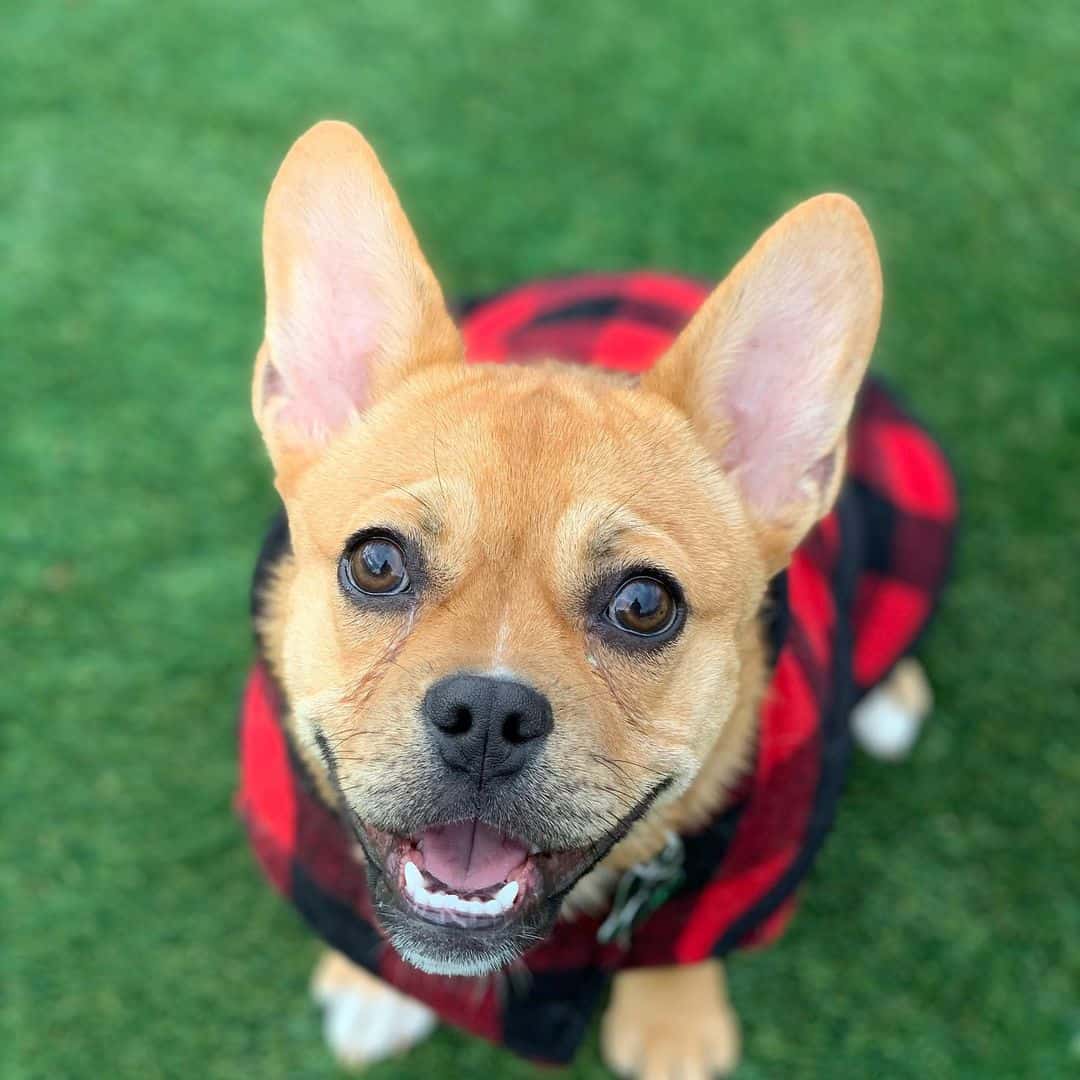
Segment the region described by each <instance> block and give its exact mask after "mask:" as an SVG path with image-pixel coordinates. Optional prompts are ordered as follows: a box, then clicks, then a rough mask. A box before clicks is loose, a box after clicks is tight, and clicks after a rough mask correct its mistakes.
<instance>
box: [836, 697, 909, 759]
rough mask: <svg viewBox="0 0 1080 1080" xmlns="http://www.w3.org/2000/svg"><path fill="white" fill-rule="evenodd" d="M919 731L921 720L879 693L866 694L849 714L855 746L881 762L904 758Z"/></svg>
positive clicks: (893, 699)
mask: <svg viewBox="0 0 1080 1080" xmlns="http://www.w3.org/2000/svg"><path fill="white" fill-rule="evenodd" d="M921 728H922V717H921V716H918V715H917V714H916V713H914V712H912V711H911V710H909V709H905V708H904V706H902V705H900V704H899V703H898V702H897V701H896V699H895V698H894V697H891V696H890V695H889V694H888V692H887V691H885V690H883V689H878V690H874V691H872V692H871V693H869V694H867V696H866V697H865V698H863V700H862V701H861V702H859V704H858V705H857V706H856V707H855V711H854V712H853V713H852V714H851V730H852V732H853V733H854V735H855V738H856V740H857V741H858V743H859V745H860V746H861V747H862V748H863V749H864V750H865V751H866V752H867V753H868V754H871V755H872V756H873V757H876V758H881V759H883V760H885V761H899V760H900V759H901V758H904V757H907V755H908V754H909V753H910V752H911V748H912V747H913V746H914V745H915V740H916V739H917V738H918V737H919V731H920V729H921Z"/></svg>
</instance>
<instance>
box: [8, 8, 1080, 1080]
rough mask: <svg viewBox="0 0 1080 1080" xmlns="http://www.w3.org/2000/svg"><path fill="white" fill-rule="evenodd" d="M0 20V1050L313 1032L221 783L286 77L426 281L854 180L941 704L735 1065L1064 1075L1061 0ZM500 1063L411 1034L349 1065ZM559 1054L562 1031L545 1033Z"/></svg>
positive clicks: (840, 855) (714, 235)
mask: <svg viewBox="0 0 1080 1080" xmlns="http://www.w3.org/2000/svg"><path fill="white" fill-rule="evenodd" d="M2 25H3V30H2V33H0V72H2V73H3V74H2V76H0V125H2V128H0V251H2V256H0V431H2V439H0V477H2V492H3V498H2V510H0V514H2V517H0V523H2V526H3V529H2V543H3V567H4V572H3V585H2V587H0V620H2V625H3V634H2V639H0V670H2V671H3V672H4V677H3V679H2V685H0V711H2V713H3V729H2V741H3V742H2V747H0V752H2V759H0V770H2V772H0V811H2V821H3V834H2V843H3V852H2V858H0V887H2V896H3V907H4V912H3V915H2V919H0V934H2V942H0V945H2V951H0V965H2V970H3V981H4V993H3V999H2V1005H0V1010H2V1012H0V1017H2V1027H0V1070H2V1074H3V1076H4V1077H5V1078H8V1080H22V1078H30V1077H50V1078H52V1077H69V1076H78V1077H83V1076H102V1077H112V1076H117V1077H139V1078H143V1077H145V1078H152V1077H185V1076H212V1077H222V1078H230V1077H246V1076H261V1077H266V1078H272V1077H312V1078H315V1077H329V1076H332V1075H335V1070H334V1068H333V1066H332V1064H331V1062H330V1060H329V1058H328V1057H327V1055H326V1054H325V1052H324V1050H323V1047H322V1043H321V1038H320V1034H319V1030H318V1024H317V1021H316V1017H315V1015H314V1013H313V1011H312V1008H311V1007H310V1005H309V1004H308V1002H307V1000H306V997H305V995H304V993H303V986H304V982H305V979H306V977H307V974H308V972H309V969H310V967H311V964H312V960H313V958H314V956H315V945H314V943H313V942H312V941H311V940H310V939H309V938H308V936H307V935H306V934H305V933H304V931H303V930H302V929H301V928H300V927H299V925H298V924H297V922H296V920H295V919H294V918H293V916H292V915H291V914H290V913H289V912H288V911H286V910H285V909H284V908H283V907H282V906H281V905H280V904H279V902H278V901H277V900H276V899H275V898H274V897H273V896H272V895H271V893H270V892H269V891H268V890H267V889H266V888H265V887H264V886H263V885H262V883H261V882H260V881H259V880H258V879H257V877H256V874H255V871H254V869H253V866H252V864H251V860H250V857H249V855H248V853H247V851H246V850H245V847H244V844H243V842H242V839H241V836H240V832H239V829H238V827H237V824H236V822H235V821H234V819H233V817H232V815H231V813H230V808H229V800H230V794H231V788H232V783H233V748H232V735H233V722H234V708H235V703H236V699H237V694H238V690H239V686H240V680H241V678H242V674H243V671H244V666H245V663H246V661H247V659H248V657H249V654H250V640H249V633H248V626H247V622H246V617H245V590H246V587H247V578H248V573H249V570H250V565H251V562H252V558H253V554H254V551H255V547H256V542H257V538H258V536H259V533H260V530H261V528H262V525H263V522H264V520H265V518H266V516H267V514H268V513H269V512H270V510H271V507H272V500H271V491H270V486H269V478H268V473H267V469H266V467H265V464H264V461H263V457H262V453H261V450H260V447H259V445H258V443H257V441H256V437H255V433H254V428H253V425H252V423H251V421H250V418H249V414H248V406H247V393H248V377H249V370H250V362H251V358H252V355H253V352H254V349H255V346H256V344H257V340H258V336H259V327H260V318H261V279H260V268H259V221H260V213H261V204H262V200H263V198H264V196H265V192H266V189H267V186H268V183H269V181H270V178H271V176H272V174H273V170H274V168H275V167H276V164H277V163H278V161H279V160H280V158H281V156H282V154H283V153H284V151H285V149H286V147H287V146H288V144H289V142H290V141H291V140H292V139H293V138H294V137H295V136H296V135H297V134H298V133H299V132H300V131H301V130H302V129H303V128H304V127H306V126H307V125H308V124H309V123H310V122H312V121H314V120H315V119H318V118H320V117H324V116H336V117H341V118H347V119H350V120H352V121H354V122H356V123H357V124H358V125H360V126H361V127H362V128H363V129H364V130H365V132H366V133H367V134H368V135H369V137H370V138H371V139H372V141H373V142H374V143H375V145H376V146H377V148H378V149H379V150H380V152H381V154H382V156H383V158H384V161H385V163H386V165H387V168H388V170H389V171H390V173H391V175H392V176H393V177H394V179H395V182H396V183H397V185H398V187H399V190H400V192H401V195H402V198H403V201H404V203H405V205H406V207H407V209H408V210H409V212H410V214H411V216H412V218H413V221H414V223H415V226H416V229H417V232H418V233H419V235H420V236H421V238H422V240H423V242H424V244H425V247H426V248H427V250H428V252H429V254H430V256H431V259H432V261H433V263H434V264H435V266H436V267H437V268H438V270H439V271H440V273H441V275H442V278H443V280H444V282H445V285H446V287H447V289H448V291H450V292H452V293H473V292H477V291H479V290H487V289H492V288H495V287H498V286H500V285H503V284H506V283H508V282H513V281H517V280H520V279H524V278H528V277H531V276H535V275H539V274H551V273H558V272H563V271H572V270H576V269H582V268H606V267H610V268H624V267H625V268H637V267H643V266H649V267H661V268H671V269H677V270H684V271H688V272H691V273H694V274H700V275H705V276H712V277H719V276H720V275H721V274H722V273H723V272H724V271H725V270H726V268H727V267H729V266H730V265H731V263H732V261H733V260H734V259H735V258H736V257H737V256H738V254H739V253H740V252H741V251H742V250H744V249H745V248H746V247H747V246H748V245H749V243H750V242H751V241H752V240H753V238H754V237H755V236H756V235H757V233H758V232H759V231H760V230H761V229H762V228H764V227H765V226H766V225H767V224H768V223H769V222H770V221H771V220H772V219H773V218H774V217H775V216H776V215H778V214H779V213H780V212H782V211H783V210H784V209H786V208H787V207H788V206H790V205H791V204H792V203H794V202H795V201H797V200H799V199H801V198H803V197H805V196H808V195H810V194H813V193H816V192H818V191H820V190H827V189H840V190H844V191H847V192H849V193H851V194H853V195H855V196H856V197H857V198H858V199H859V200H860V201H861V202H862V204H863V205H864V207H865V209H866V212H867V214H868V216H869V217H870V219H871V221H872V223H873V225H874V228H875V231H876V233H877V235H878V238H879V243H880V247H881V251H882V256H883V262H884V267H885V278H886V312H885V323H884V330H883V334H882V337H881V341H880V346H879V349H878V352H877V363H878V366H879V367H880V369H881V370H884V371H886V372H888V373H889V374H890V375H891V376H893V378H894V379H895V380H896V382H897V383H899V385H900V386H901V387H902V388H903V389H904V390H905V391H906V392H907V394H908V395H909V397H910V398H911V399H912V400H913V401H914V402H915V403H916V404H917V406H918V408H919V410H920V411H921V413H922V414H923V416H925V417H926V418H927V419H928V420H929V421H930V422H931V424H932V425H933V426H934V427H935V428H936V429H937V431H938V432H939V433H940V434H941V436H942V437H943V439H944V440H945V442H946V443H947V444H948V446H949V448H950V449H951V451H952V453H953V455H954V457H955V460H956V462H957V466H958V469H959V472H960V475H961V478H962V482H963V485H964V489H965V495H966V524H965V536H964V544H963V549H962V553H961V557H960V562H959V566H958V573H957V580H956V586H955V589H954V590H953V591H952V593H951V594H950V596H949V599H948V602H947V604H946V606H945V608H944V610H943V612H942V616H941V620H940V623H939V624H938V627H937V629H936V632H935V633H934V634H933V635H932V637H931V638H930V640H929V641H928V643H927V648H926V653H925V655H926V659H927V663H928V666H929V669H930V671H931V674H932V676H933V680H934V683H935V685H936V687H937V691H938V696H939V707H938V710H937V714H936V716H935V719H934V721H933V723H932V725H931V726H930V728H929V731H928V732H927V734H926V736H925V738H924V739H923V741H922V742H921V743H920V745H919V747H918V749H917V751H916V753H915V755H914V758H913V759H912V760H911V761H910V762H909V763H908V764H905V765H904V766H902V767H900V768H890V767H886V766H884V765H880V764H875V763H873V762H871V761H868V760H866V759H860V760H859V762H858V763H857V767H856V769H855V772H854V777H853V780H852V783H851V785H850V790H849V795H848V798H847V802H846V804H845V806H844V808H843V810H842V815H841V819H840V823H839V826H838V828H837V831H836V835H835V837H834V838H833V840H832V842H831V843H830V845H829V846H828V847H827V849H826V853H825V855H824V857H823V858H822V860H821V862H820V865H819V868H818V870H817V872H816V874H815V877H814V880H813V883H812V887H811V888H810V889H809V891H808V893H807V895H806V899H805V902H804V906H803V909H802V912H801V914H800V916H799V917H798V919H797V920H796V922H795V924H794V927H793V929H792V931H791V933H790V935H789V937H788V938H787V940H786V942H785V943H784V944H783V945H782V946H781V947H779V948H776V949H774V950H772V951H770V952H767V953H763V954H759V955H752V956H749V955H748V956H745V957H742V958H740V959H738V960H737V961H736V962H735V963H734V965H733V970H732V983H733V990H734V994H735V998H736V1001H737V1003H738V1006H739V1010H740V1012H741V1014H742V1016H743V1018H744V1021H745V1029H746V1031H745V1034H746V1044H747V1050H748V1053H747V1062H746V1064H745V1066H744V1067H743V1068H742V1070H741V1071H740V1073H739V1076H740V1077H741V1078H743V1080H755V1078H765V1077H785V1078H789V1077H795V1078H798V1077H818V1076H822V1077H824V1076H828V1077H830V1078H832V1080H847V1078H851V1080H861V1078H865V1077H879V1076H880V1077H890V1078H891V1077H898V1078H900V1077H911V1078H920V1080H924V1078H937V1077H979V1078H985V1077H991V1078H997V1077H1001V1078H1013V1077H1040V1078H1042V1077H1048V1078H1055V1077H1063V1076H1070V1075H1080V905H1078V895H1080V814H1078V811H1077V790H1078V788H1080V738H1078V730H1077V728H1078V713H1080V709H1078V705H1080V626H1078V617H1077V601H1078V598H1080V568H1078V566H1080V559H1078V558H1077V555H1078V554H1080V546H1078V539H1077V538H1078V536H1080V483H1078V476H1080V364H1078V356H1077V352H1078V349H1077V338H1078V330H1080V317H1078V312H1080V255H1078V252H1080V123H1078V117H1080V14H1078V12H1077V9H1076V6H1075V4H1074V3H1071V2H1067V0H1053V2H1048V0H1035V2H1032V3H1029V4H1026V5H1018V4H1013V3H1005V2H1002V0H961V2H958V3H955V4H950V5H939V4H932V3H929V2H928V0H911V2H908V3H905V4H890V5H878V4H865V3H855V2H852V0H847V2H844V0H837V2H821V0H813V2H811V3H803V4H794V3H787V2H781V0H764V2H760V3H756V4H753V5H750V4H747V5H741V4H713V3H699V4H691V3H685V2H681V0H680V2H674V0H672V2H669V3H666V4H663V5H661V4H656V3H650V2H646V0H594V2H592V3H588V4H583V3H580V2H578V3H568V2H563V0H554V2H549V3H545V4H541V3H539V2H538V0H499V2H494V0H492V2H487V0H485V2H476V3H471V4H468V5H465V4H450V3H445V4H439V5H436V4H431V3H429V4H423V3H419V2H417V0H402V2H397V3H393V4H389V3H383V4H379V3H372V2H363V3H356V2H355V0H354V2H344V0H332V2H327V3H323V4H320V5H317V6H316V5H301V4H286V3H283V2H280V0H264V2H259V3H257V2H255V0H235V2H232V3H229V4H221V3H217V2H211V0H192V2H189V3H186V4H183V5H166V4H152V5H151V4H137V3H134V2H132V0H96V2H94V3H86V2H79V0H68V2H61V0H38V2H35V3H26V4H20V5H16V4H14V3H12V2H8V3H5V4H3V12H2ZM435 1075H441V1076H472V1075H492V1076H498V1077H525V1076H533V1075H540V1074H539V1073H535V1072H534V1070H533V1069H531V1068H530V1067H528V1066H524V1065H521V1064H518V1063H515V1062H513V1061H511V1060H510V1059H509V1058H508V1057H507V1056H505V1055H503V1054H501V1053H499V1052H497V1051H494V1050H491V1049H489V1048H487V1047H485V1046H482V1045H480V1044H477V1043H473V1042H471V1041H469V1040H466V1039H464V1038H461V1037H458V1036H456V1035H454V1034H451V1033H442V1034H439V1035H438V1036H437V1037H436V1038H435V1039H433V1040H432V1041H431V1042H429V1043H427V1044H426V1045H424V1046H423V1047H422V1048H420V1049H418V1050H417V1051H416V1052H414V1053H413V1054H412V1055H410V1056H409V1057H407V1058H404V1059H402V1060H399V1061H395V1062H392V1063H389V1064H387V1065H385V1066H382V1067H380V1068H379V1069H378V1070H376V1071H375V1072H373V1073H372V1076H373V1077H374V1078H377V1080H390V1078H401V1080H405V1078H411V1077H416V1078H421V1077H425V1078H426V1077H431V1076H435ZM573 1075H574V1076H577V1077H597V1076H599V1075H601V1072H600V1067H599V1064H598V1061H597V1057H596V1053H595V1047H593V1048H591V1049H590V1050H589V1052H588V1053H586V1054H585V1055H584V1056H583V1057H582V1058H581V1059H580V1061H579V1062H578V1064H577V1065H576V1066H575V1068H574V1070H573Z"/></svg>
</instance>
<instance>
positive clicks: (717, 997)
mask: <svg viewBox="0 0 1080 1080" xmlns="http://www.w3.org/2000/svg"><path fill="white" fill-rule="evenodd" d="M676 972H684V973H687V974H688V973H690V972H694V973H695V976H697V975H698V974H699V973H702V972H703V973H704V974H706V975H707V976H708V978H707V979H702V978H700V977H695V978H692V979H680V978H679V975H678V974H675V973H672V971H671V969H663V974H661V970H660V969H656V973H655V974H653V972H652V971H648V972H646V971H642V972H631V973H628V974H631V975H632V976H635V977H636V979H635V985H632V986H627V984H626V982H625V979H626V975H625V974H624V975H620V976H619V978H618V980H617V982H616V988H615V992H614V993H613V995H612V1000H611V1004H610V1006H609V1007H608V1011H607V1012H606V1013H605V1015H604V1020H603V1024H602V1026H601V1029H600V1049H601V1053H602V1054H603V1058H604V1062H605V1063H606V1064H607V1066H608V1068H609V1069H611V1070H612V1071H613V1072H614V1073H616V1075H618V1076H622V1077H632V1078H634V1080H710V1078H712V1077H719V1076H728V1075H729V1074H730V1073H731V1072H732V1071H733V1070H734V1069H735V1066H736V1065H737V1064H738V1062H739V1049H740V1036H739V1021H738V1018H737V1017H736V1016H735V1012H734V1010H733V1009H732V1008H731V1005H730V1004H729V1003H728V1001H727V997H726V994H725V993H724V991H723V982H722V975H721V974H720V972H719V971H718V970H716V969H715V968H714V966H713V965H712V964H703V965H700V966H699V967H698V968H681V969H676ZM619 982H622V983H623V985H622V986H620V985H619ZM680 982H681V985H680Z"/></svg>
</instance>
